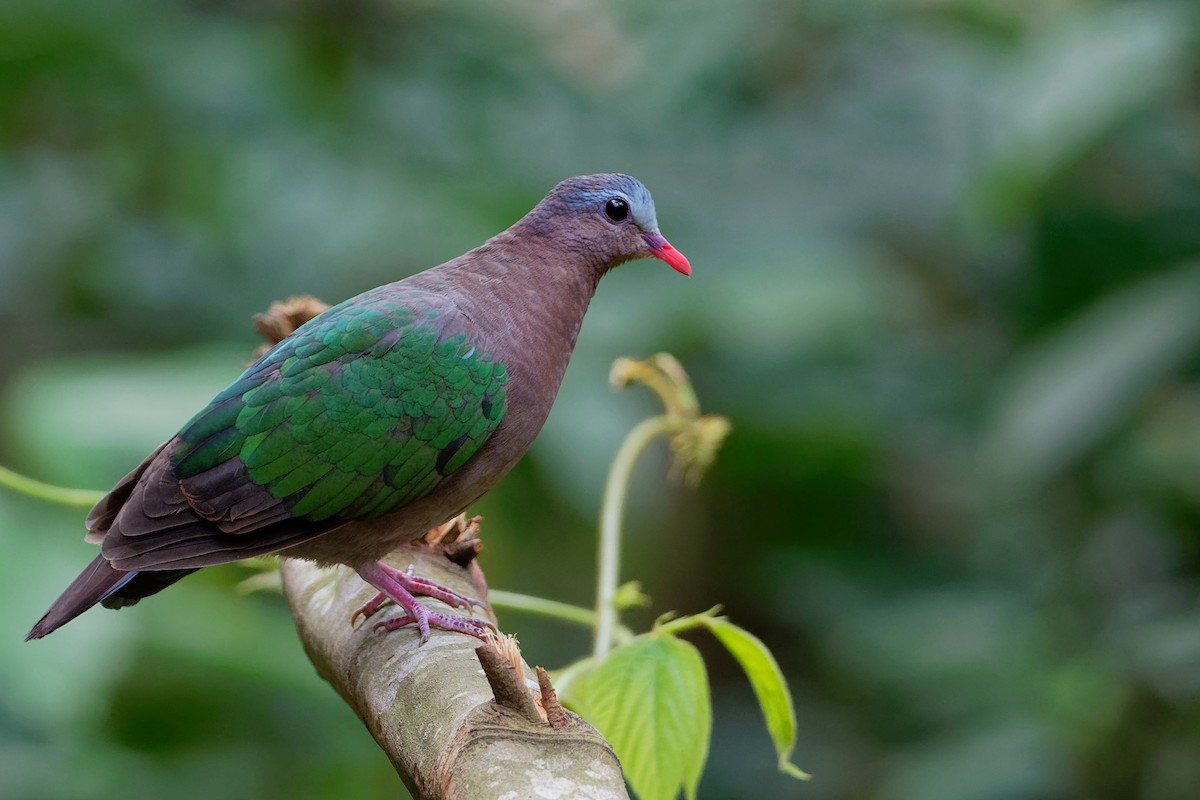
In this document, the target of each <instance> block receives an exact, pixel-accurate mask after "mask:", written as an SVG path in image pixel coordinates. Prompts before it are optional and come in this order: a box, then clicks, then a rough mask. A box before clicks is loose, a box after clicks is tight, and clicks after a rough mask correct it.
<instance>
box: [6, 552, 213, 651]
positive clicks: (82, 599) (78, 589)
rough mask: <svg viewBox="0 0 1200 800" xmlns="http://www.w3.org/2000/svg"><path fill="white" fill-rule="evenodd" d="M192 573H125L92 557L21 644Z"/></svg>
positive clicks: (116, 606) (102, 558) (130, 601)
mask: <svg viewBox="0 0 1200 800" xmlns="http://www.w3.org/2000/svg"><path fill="white" fill-rule="evenodd" d="M192 572H195V570H194V569H181V570H168V571H163V572H136V571H134V572H127V571H125V570H122V569H116V568H115V567H113V565H112V564H110V563H109V562H108V559H106V558H105V557H104V556H96V558H95V559H94V560H93V561H92V563H91V564H88V565H87V568H86V569H84V571H83V572H81V573H79V577H77V578H76V579H75V580H74V581H72V582H71V585H70V586H68V587H67V590H66V591H65V592H63V593H62V595H61V596H60V597H59V598H58V599H57V600H55V601H54V605H52V606H50V610H49V611H47V612H46V613H45V614H44V615H43V616H42V618H41V619H39V620H38V621H37V624H36V625H34V626H33V628H31V629H30V631H29V633H27V634H25V641H29V640H30V639H40V638H42V637H43V636H45V635H46V634H48V633H51V632H53V631H55V630H57V629H58V628H61V627H62V626H63V625H66V624H67V623H68V622H70V621H71V620H73V619H75V618H76V617H78V616H79V615H80V614H82V613H83V612H84V611H87V610H88V609H89V608H91V607H92V606H94V605H96V604H97V603H103V604H104V605H105V606H107V607H109V608H121V607H122V606H129V605H133V604H134V603H136V602H137V601H138V600H140V599H142V598H143V597H146V596H148V595H152V594H154V593H155V592H157V591H160V590H162V589H165V588H166V587H167V586H170V585H171V584H172V583H174V582H175V581H177V580H179V579H180V578H182V577H183V576H184V575H188V574H190V573H192Z"/></svg>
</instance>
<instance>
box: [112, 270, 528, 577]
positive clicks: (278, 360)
mask: <svg viewBox="0 0 1200 800" xmlns="http://www.w3.org/2000/svg"><path fill="white" fill-rule="evenodd" d="M385 288H386V287H385ZM371 295H377V296H374V297H372V296H371ZM506 382H507V373H506V370H505V366H504V364H503V363H500V362H498V361H496V360H495V359H494V358H492V357H491V356H490V355H488V354H487V353H484V352H482V351H481V350H479V349H477V348H476V346H475V344H474V343H473V341H472V337H471V335H470V331H469V327H468V326H467V325H466V320H465V317H463V316H462V315H461V314H459V313H458V312H457V310H454V309H449V310H447V309H445V308H440V309H439V308H438V307H436V306H435V305H433V304H431V303H428V302H421V301H419V300H417V301H414V299H413V298H412V297H411V296H410V297H405V298H398V297H393V296H390V295H388V294H387V293H386V292H385V291H384V290H382V289H381V290H374V291H373V292H370V293H368V294H367V295H360V296H359V297H358V298H355V299H354V300H351V301H347V302H346V303H343V304H342V305H340V306H335V307H334V308H332V309H330V310H329V311H327V312H325V313H324V314H322V315H320V316H318V317H316V318H314V319H313V320H311V321H310V322H309V323H307V324H306V325H304V326H302V327H301V328H300V329H298V330H297V331H296V333H295V334H293V335H292V336H291V337H289V338H287V339H285V340H284V341H283V342H281V343H280V344H279V345H277V346H276V347H275V348H274V349H273V350H271V351H270V352H268V353H267V354H266V355H264V356H263V357H262V358H261V359H259V361H257V362H256V363H255V364H253V365H252V366H251V367H250V368H249V369H247V370H246V372H245V373H243V374H242V376H241V377H240V378H239V379H238V380H237V381H235V382H234V383H233V384H232V385H230V386H229V387H228V388H227V389H226V390H225V391H223V392H221V393H220V394H219V395H217V397H215V398H214V399H213V401H212V402H211V403H210V404H209V405H208V406H207V407H206V408H205V409H204V410H203V411H201V412H200V413H199V414H197V415H196V416H195V417H193V418H192V420H191V421H190V422H189V423H188V424H187V425H186V426H184V428H183V430H182V431H180V433H179V434H178V436H176V437H175V438H174V439H173V440H172V441H170V442H168V443H167V445H165V446H164V448H163V449H162V450H161V451H159V452H158V453H157V455H155V456H153V457H152V458H151V459H148V460H147V462H146V463H145V464H143V466H142V468H141V472H140V475H137V476H136V482H133V480H132V479H133V478H134V475H132V474H131V476H130V479H127V480H126V481H123V482H122V483H121V484H120V485H119V486H118V488H117V489H115V490H114V492H113V495H114V497H113V499H106V500H105V501H102V502H101V504H100V505H98V506H97V510H96V511H95V512H93V515H92V517H91V518H89V519H91V520H92V521H93V522H94V524H95V527H94V528H93V533H92V536H93V537H103V552H104V555H105V556H106V557H107V558H109V559H110V560H111V561H112V562H113V564H114V566H116V567H118V568H120V569H178V568H182V567H199V566H207V565H210V564H216V563H221V562H225V561H232V560H235V559H238V558H244V557H246V556H248V555H253V554H257V553H266V552H272V551H274V550H279V549H281V548H283V547H288V546H291V545H293V544H297V543H299V542H300V541H304V540H306V539H309V538H312V537H313V536H316V535H320V534H321V533H323V532H325V531H327V530H329V529H330V528H332V527H336V526H337V525H340V524H342V523H343V522H346V521H348V520H353V519H362V518H367V517H376V516H381V515H383V514H386V513H389V512H391V511H395V510H397V509H399V508H402V507H403V506H405V505H407V504H408V503H411V502H413V501H414V500H416V499H418V498H420V497H423V496H425V495H427V494H429V493H430V492H432V491H433V490H435V489H436V488H437V487H438V486H439V485H440V484H441V483H442V481H444V480H445V479H446V478H447V477H448V476H450V475H451V474H453V473H454V472H455V471H456V470H457V469H458V468H459V467H461V466H462V465H463V464H464V463H465V462H466V461H467V460H468V459H469V458H470V457H471V456H472V455H473V454H474V453H476V452H477V451H478V450H479V449H480V448H481V447H482V446H483V444H484V443H485V442H486V441H487V440H488V438H489V437H490V436H491V435H492V433H493V432H494V431H495V430H496V428H497V427H498V426H499V424H500V421H501V420H502V419H503V417H504V413H505V410H506V408H505V396H506V391H505V390H506ZM118 491H119V492H120V493H121V494H124V495H125V497H120V496H118ZM118 503H119V507H118Z"/></svg>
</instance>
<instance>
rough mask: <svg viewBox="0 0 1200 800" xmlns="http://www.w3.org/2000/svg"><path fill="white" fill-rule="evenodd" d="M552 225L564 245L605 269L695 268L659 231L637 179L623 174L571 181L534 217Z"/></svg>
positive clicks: (651, 203) (649, 201) (651, 205)
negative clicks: (646, 263)
mask: <svg viewBox="0 0 1200 800" xmlns="http://www.w3.org/2000/svg"><path fill="white" fill-rule="evenodd" d="M535 215H536V216H542V217H543V219H542V221H544V222H549V221H550V219H553V223H552V224H551V225H550V226H547V228H548V229H553V230H557V231H558V232H559V234H560V235H562V236H564V237H570V239H571V241H570V242H564V243H565V244H568V245H569V246H571V247H573V248H577V249H580V250H584V251H587V252H589V253H591V254H594V255H595V256H596V257H597V260H598V261H600V262H601V263H602V264H603V266H604V267H605V268H608V267H613V266H616V265H617V264H621V263H623V262H625V261H629V260H632V259H635V258H646V257H647V256H653V257H654V258H657V259H661V260H662V261H665V262H667V263H668V264H670V265H671V267H672V268H673V269H674V270H675V271H676V272H680V273H682V274H684V275H691V274H692V267H691V265H690V264H689V263H688V260H687V258H686V257H685V256H684V255H683V253H681V252H679V251H678V250H676V249H675V248H674V247H672V246H671V243H670V242H668V241H667V240H666V239H665V238H663V235H662V234H661V233H660V232H659V230H658V220H657V219H656V218H655V214H654V200H653V199H652V198H651V197H650V192H649V190H647V189H646V187H645V186H643V185H642V184H641V182H640V181H639V180H637V179H636V178H631V177H629V176H628V175H621V174H619V173H604V174H600V175H584V176H581V177H578V178H568V179H567V180H565V181H563V182H562V183H560V184H558V186H555V187H554V190H553V191H551V192H550V194H548V195H547V196H546V199H545V200H543V201H542V202H541V203H540V204H539V205H538V208H536V209H534V212H533V214H532V215H531V216H535Z"/></svg>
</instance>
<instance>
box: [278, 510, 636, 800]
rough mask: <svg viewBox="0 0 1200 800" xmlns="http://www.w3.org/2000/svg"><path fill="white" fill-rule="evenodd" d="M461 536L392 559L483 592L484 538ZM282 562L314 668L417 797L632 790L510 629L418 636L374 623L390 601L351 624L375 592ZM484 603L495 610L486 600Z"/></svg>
mask: <svg viewBox="0 0 1200 800" xmlns="http://www.w3.org/2000/svg"><path fill="white" fill-rule="evenodd" d="M473 523H474V521H473ZM473 523H472V524H471V525H468V524H467V523H465V520H464V519H463V518H462V517H460V518H459V519H458V520H456V521H455V522H454V523H449V524H448V525H446V526H443V527H442V528H440V529H435V531H442V535H445V533H446V532H447V531H449V530H451V526H456V527H457V528H458V532H457V533H459V534H461V533H474V532H475V531H476V530H477V528H476V526H475V524H473ZM431 533H433V532H431ZM454 538H456V537H455V534H454V533H451V535H447V536H446V537H445V539H440V538H439V537H435V539H438V541H436V542H435V543H433V544H430V543H428V542H424V543H421V544H418V545H414V546H412V547H410V548H404V549H401V550H399V551H397V552H396V553H393V554H392V555H390V556H389V557H388V558H387V559H386V561H387V562H388V563H389V564H391V565H392V566H394V567H397V568H399V569H407V568H408V567H409V566H410V565H412V566H413V568H414V570H415V572H416V574H418V575H420V576H421V577H424V578H429V579H431V580H435V581H437V582H439V583H442V584H445V585H446V586H449V587H450V588H452V589H455V590H456V591H459V592H462V593H464V594H466V595H470V596H475V597H478V598H481V599H485V600H486V594H487V586H486V583H485V582H484V578H483V573H482V572H481V571H480V569H479V567H478V565H476V564H475V563H474V561H473V560H472V559H473V557H474V555H475V553H477V552H478V549H479V544H478V540H477V539H473V538H468V539H467V540H465V541H463V540H457V541H451V539H454ZM451 559H454V561H457V562H459V563H454V561H452V560H451ZM460 564H466V566H460ZM281 571H282V574H283V588H284V594H286V595H287V598H288V603H289V604H290V605H291V609H292V615H293V617H295V620H296V628H297V630H298V631H299V633H300V638H301V640H302V641H303V643H304V649H305V651H306V652H307V653H308V657H309V659H310V660H311V661H312V663H313V665H314V666H315V667H316V668H317V673H318V674H319V675H320V676H321V677H322V678H324V679H325V680H327V681H328V682H329V683H330V684H332V685H333V688H334V689H336V690H337V692H338V694H340V695H341V696H342V699H343V700H345V701H346V703H347V704H348V705H349V706H350V708H351V709H353V710H354V712H355V713H356V714H358V716H359V718H361V719H362V721H363V722H364V723H365V724H366V726H367V729H368V730H370V732H371V735H372V736H374V737H375V741H376V742H378V743H379V746H380V747H381V748H383V751H384V752H385V753H387V756H388V758H389V759H391V761H392V764H393V765H394V766H395V768H396V771H397V772H398V773H399V775H400V777H401V779H402V780H403V781H404V783H405V785H406V786H408V788H409V791H411V792H412V794H413V796H414V797H415V798H418V800H484V798H486V799H487V800H491V799H492V798H496V797H589V798H597V799H599V798H614V799H618V800H619V799H621V798H624V799H625V800H627V798H628V794H627V793H626V791H625V782H624V778H623V777H622V773H621V766H620V764H619V763H618V761H617V758H616V756H615V755H614V754H613V751H612V747H611V746H610V745H609V744H608V742H606V741H605V740H604V738H603V737H602V736H600V734H599V733H597V732H596V730H595V729H594V728H592V727H591V726H590V725H588V724H587V723H586V722H584V721H583V720H581V719H580V718H579V717H577V716H576V715H574V714H572V713H570V712H568V711H565V710H564V709H563V708H562V707H561V706H560V705H559V704H558V701H557V700H556V699H555V697H554V690H553V689H552V688H551V687H550V683H549V680H548V679H546V678H545V673H544V672H543V671H541V670H540V668H539V673H538V675H537V677H532V676H533V673H532V672H531V671H530V670H529V668H528V666H526V665H525V664H524V662H523V661H521V659H520V654H519V653H517V652H516V648H515V646H512V645H511V644H508V643H510V642H511V640H508V639H500V640H497V643H496V644H492V643H487V644H482V645H481V644H480V643H479V642H477V641H475V640H474V639H471V638H470V637H467V636H463V635H461V634H456V633H449V632H446V631H441V630H434V631H433V632H432V635H431V636H430V639H429V641H428V642H427V643H426V644H424V645H420V646H419V645H418V642H419V638H418V634H417V631H416V629H415V628H413V627H405V628H401V629H399V630H397V631H395V632H392V633H378V632H376V631H375V630H373V625H372V624H371V623H372V622H373V621H374V620H377V619H383V618H385V615H390V614H392V613H395V612H394V611H393V610H392V608H391V606H390V605H389V606H385V607H384V608H383V609H381V610H380V611H379V612H378V614H377V615H376V617H374V618H372V620H368V621H367V623H366V624H362V623H360V624H358V625H356V626H355V627H353V628H352V627H351V626H350V623H349V620H350V616H351V615H352V614H353V613H354V610H355V609H357V608H359V607H360V606H362V605H363V604H364V603H366V602H367V601H368V600H369V599H370V598H371V597H372V596H373V595H374V594H375V590H374V589H373V588H372V587H370V586H369V585H367V584H366V583H364V582H363V581H362V580H361V579H360V578H359V577H358V576H357V575H356V574H355V573H354V572H353V571H352V570H350V569H348V568H346V567H333V568H320V567H316V566H314V565H313V564H310V563H308V562H304V561H296V560H292V559H286V560H284V561H283V564H282V568H281ZM426 602H432V601H426ZM439 608H440V606H439ZM476 612H477V613H480V612H479V611H478V609H476ZM486 613H487V615H488V616H492V612H491V609H490V608H489V609H488V610H487V612H486ZM509 649H511V651H512V652H511V653H506V652H505V651H506V650H509ZM473 651H474V652H473ZM481 667H482V669H481Z"/></svg>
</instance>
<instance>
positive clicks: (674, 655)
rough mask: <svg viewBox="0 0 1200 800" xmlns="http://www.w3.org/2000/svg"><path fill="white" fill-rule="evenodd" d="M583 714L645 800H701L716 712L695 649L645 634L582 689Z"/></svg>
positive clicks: (620, 650)
mask: <svg viewBox="0 0 1200 800" xmlns="http://www.w3.org/2000/svg"><path fill="white" fill-rule="evenodd" d="M576 701H577V702H578V703H579V706H580V713H581V714H582V715H583V716H584V717H585V718H586V719H587V720H588V721H589V722H591V723H592V724H593V725H595V726H596V728H597V729H598V730H599V731H600V732H601V733H602V734H604V736H605V738H607V739H608V741H609V742H610V743H611V744H612V746H613V750H615V751H616V753H617V757H618V758H619V759H621V765H622V766H623V767H624V769H625V777H626V779H628V781H629V784H630V785H631V786H632V787H633V790H634V792H635V793H636V794H637V796H638V797H639V798H641V800H674V798H676V797H678V796H679V790H680V789H683V790H684V792H685V793H686V795H687V797H689V798H694V797H695V796H696V789H697V787H698V786H699V784H700V775H701V773H703V772H704V764H705V762H706V761H707V760H708V740H709V734H710V733H711V732H712V706H711V703H710V701H709V696H708V673H707V672H706V671H705V668H704V660H703V659H702V658H701V657H700V653H699V652H698V651H697V650H696V648H695V647H693V646H692V645H690V644H688V643H687V642H684V641H680V640H679V639H677V638H675V637H674V636H669V635H662V634H645V635H642V636H639V637H637V638H636V639H634V640H633V641H632V642H630V643H629V644H627V645H624V646H622V647H618V648H617V649H616V650H613V651H612V652H611V653H609V655H608V657H607V658H605V659H604V661H603V663H601V664H600V665H599V666H598V667H597V668H596V670H595V672H593V673H592V674H591V675H590V676H588V678H587V680H586V683H585V684H584V685H583V686H581V687H580V691H579V692H578V694H577V697H576Z"/></svg>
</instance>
